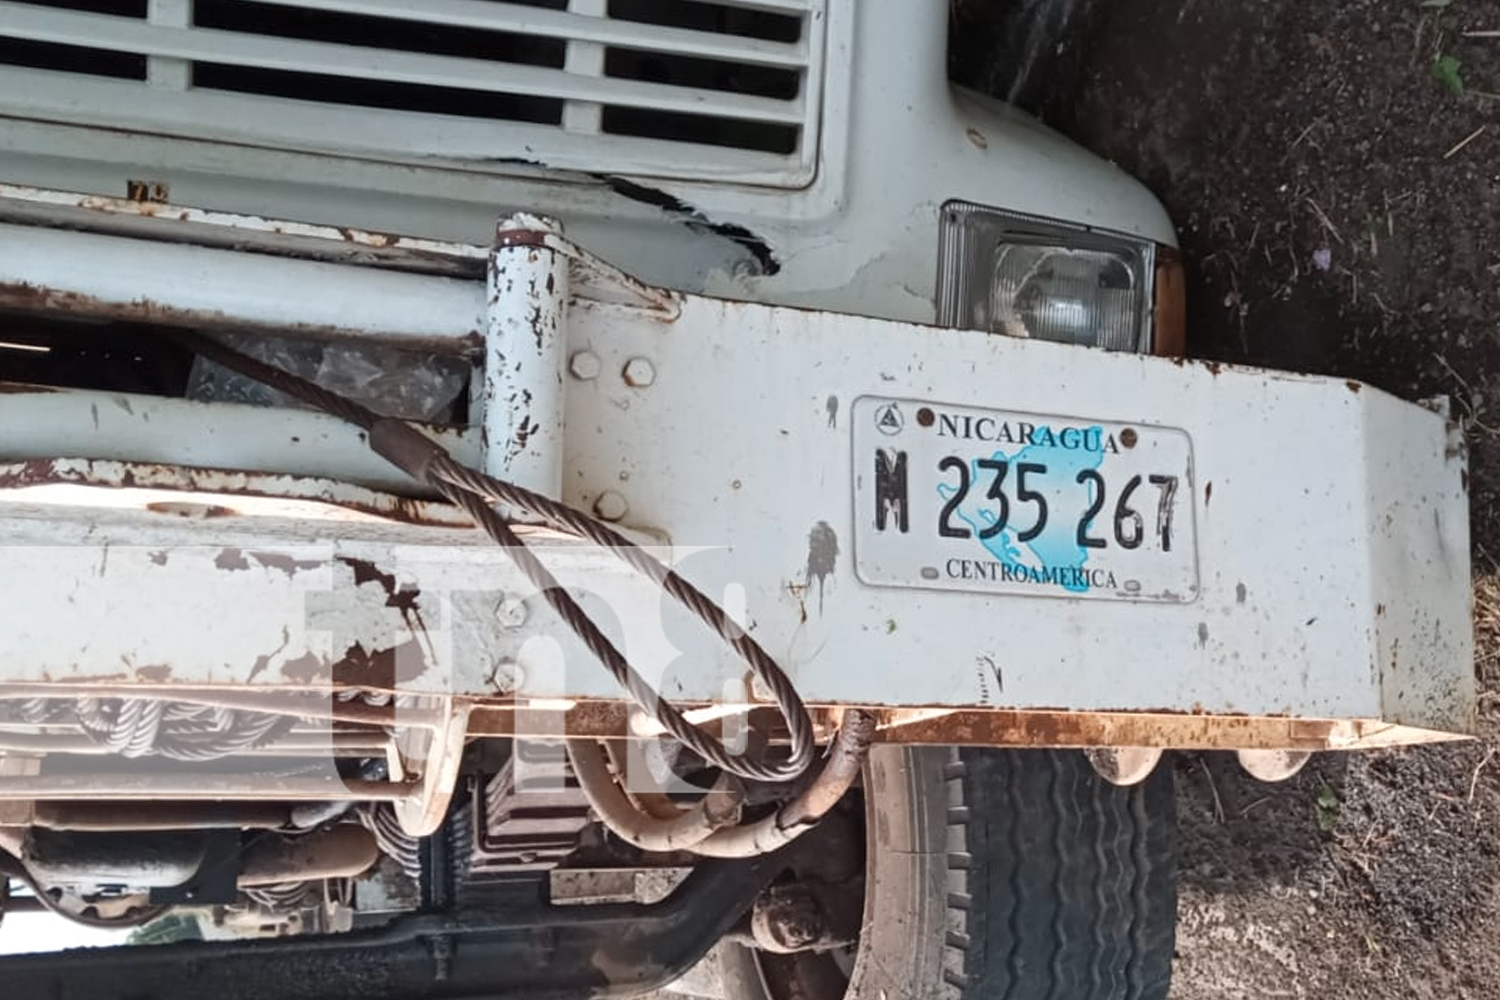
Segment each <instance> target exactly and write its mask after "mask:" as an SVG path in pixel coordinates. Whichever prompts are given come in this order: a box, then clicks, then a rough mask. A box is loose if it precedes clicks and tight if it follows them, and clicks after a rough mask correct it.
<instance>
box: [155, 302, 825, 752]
mask: <svg viewBox="0 0 1500 1000" xmlns="http://www.w3.org/2000/svg"><path fill="white" fill-rule="evenodd" d="M163 333H164V334H165V335H166V336H168V337H170V338H171V339H172V340H174V341H176V342H177V343H179V344H181V345H183V346H184V347H187V348H188V349H190V350H193V351H195V352H197V353H198V354H200V355H202V356H203V357H205V358H207V359H209V360H210V361H213V362H215V363H217V364H219V365H222V366H223V367H225V368H229V369H231V370H233V371H237V372H239V373H240V374H241V375H245V376H247V377H249V378H253V379H256V380H257V381H260V382H263V383H265V384H266V385H269V386H271V387H272V388H274V389H277V390H279V391H280V392H283V393H285V394H286V395H288V396H291V397H293V398H296V399H299V400H301V401H302V402H304V403H307V404H309V405H311V406H315V407H317V408H319V409H321V410H323V411H325V412H327V413H329V414H332V415H333V416H337V417H341V418H342V419H344V420H346V421H348V422H349V423H352V424H354V425H355V426H357V427H361V428H363V429H364V430H365V431H367V432H371V431H376V430H377V424H380V425H382V427H381V428H380V429H381V430H384V429H388V428H389V425H391V424H396V423H402V424H404V422H398V421H394V420H391V419H389V418H384V417H382V416H381V415H380V414H378V413H376V412H374V411H373V410H371V409H369V408H368V407H366V406H363V405H361V404H359V403H356V402H354V401H353V400H350V399H346V398H345V397H343V396H340V395H338V394H337V393H334V392H331V391H329V390H328V389H325V388H323V387H322V386H319V385H315V384H314V383H312V382H310V381H308V380H306V379H303V378H299V377H297V376H296V375H293V374H291V373H290V372H286V371H283V370H282V369H280V368H277V367H276V366H274V365H269V364H266V363H265V362H263V361H259V360H257V359H255V358H252V357H250V356H248V355H246V354H243V353H241V352H240V351H237V350H235V349H234V348H232V347H229V346H227V345H225V344H221V343H219V342H217V341H215V340H213V339H211V338H209V337H206V336H203V335H202V334H199V333H195V332H189V331H185V330H171V331H163ZM405 428H406V430H405V431H404V433H406V434H407V435H408V437H407V439H406V441H405V445H406V446H410V445H411V444H412V442H413V440H414V441H415V443H416V445H417V446H418V448H419V450H420V454H419V455H417V456H416V461H418V462H419V464H420V469H417V468H413V467H409V466H408V465H407V464H406V463H405V462H403V461H396V460H395V459H392V461H395V464H397V465H398V466H401V467H402V468H403V469H405V471H407V472H408V473H410V474H412V475H413V476H415V477H416V478H418V479H419V480H420V481H422V482H423V483H424V484H425V485H427V486H431V487H433V488H434V489H436V490H437V491H438V492H439V493H441V494H442V495H443V496H444V497H446V498H447V499H448V500H449V501H451V502H452V503H454V504H455V505H457V506H459V507H461V508H462V509H463V510H465V511H466V512H468V514H469V515H470V516H471V517H473V518H474V521H475V523H476V524H477V525H479V526H480V527H481V528H482V529H483V530H484V531H485V533H486V534H488V535H489V536H490V537H491V538H492V539H494V540H495V541H496V542H497V543H499V545H500V546H501V547H502V548H504V549H505V551H506V553H507V554H508V555H509V556H510V558H511V559H512V560H513V561H514V562H515V564H516V566H517V568H519V569H520V570H521V572H522V573H523V574H524V575H525V576H526V577H527V579H528V580H530V581H531V583H532V585H533V586H535V587H536V588H537V589H538V590H540V591H541V593H542V596H543V598H544V599H545V600H546V601H547V603H548V604H549V605H551V606H552V609H553V610H554V611H556V612H557V614H558V616H559V617H560V618H562V620H563V622H564V623H565V624H567V625H568V627H569V628H571V629H572V630H573V631H574V632H575V633H576V634H577V635H578V637H579V639H580V640H581V641H582V642H583V644H584V645H585V646H586V647H587V648H588V649H589V651H590V652H592V653H593V654H594V656H595V657H597V658H598V659H599V662H600V663H601V664H603V665H604V668H605V669H606V670H608V671H609V673H610V675H611V676H613V677H614V678H615V680H616V681H617V682H618V683H619V684H620V686H621V687H623V688H624V689H625V691H626V692H627V693H628V694H629V695H630V697H631V699H632V700H633V701H635V703H636V704H637V705H639V706H640V707H641V708H642V709H644V710H645V711H646V712H647V713H649V714H650V715H651V716H652V717H654V718H655V719H656V721H658V722H659V723H661V726H662V728H663V729H665V730H666V731H667V732H668V733H670V734H671V735H672V736H673V737H674V738H676V739H677V740H679V741H680V742H681V743H682V744H683V745H684V746H686V747H688V748H689V749H691V750H692V751H693V752H694V753H696V754H698V756H700V757H702V758H703V759H704V760H706V761H708V762H710V763H712V764H714V765H715V766H717V767H719V768H721V769H723V770H725V771H728V772H729V773H731V774H735V775H738V776H739V777H742V778H749V779H752V780H757V781H789V780H791V779H792V778H795V777H797V776H798V775H800V774H801V773H802V772H804V771H806V770H807V768H808V766H809V765H810V764H811V763H812V760H813V752H814V750H815V748H816V745H817V740H816V736H815V734H814V732H813V725H812V717H811V715H809V713H808V711H807V706H806V705H804V704H803V702H802V698H801V697H800V696H799V695H798V694H797V690H796V688H795V687H794V686H793V685H792V681H791V679H790V678H789V677H787V675H786V674H785V673H784V672H782V670H781V668H780V667H779V666H777V664H776V661H775V660H773V659H772V658H771V656H770V654H768V653H767V652H766V651H765V650H764V649H762V648H761V645H760V643H758V642H756V641H755V640H754V639H752V638H751V637H750V635H749V634H748V633H747V632H745V630H744V629H742V628H741V627H740V626H739V624H738V623H736V622H735V621H734V620H733V619H732V618H730V617H729V615H728V614H727V613H726V612H725V611H724V609H723V608H721V607H719V605H718V604H716V603H715V602H714V601H713V600H712V599H710V598H709V597H708V596H707V595H706V594H704V593H703V592H702V591H701V590H699V589H698V588H697V587H694V586H693V585H692V584H690V583H688V582H687V581H686V580H685V579H683V578H682V577H681V576H679V575H678V574H677V572H676V571H674V570H672V569H670V568H668V567H667V566H666V565H664V564H663V563H662V562H661V561H659V560H658V559H656V558H655V557H654V556H652V555H651V554H650V553H649V552H647V551H646V550H645V549H642V548H641V547H640V546H638V545H636V544H635V543H634V542H632V541H630V540H629V539H628V538H626V537H625V536H624V535H621V534H620V533H619V532H617V531H615V530H614V529H613V528H610V527H609V526H608V525H606V524H604V523H603V522H601V521H599V520H597V519H595V518H593V517H590V516H589V515H587V514H584V513H582V512H581V511H577V510H574V509H573V508H571V507H568V506H566V505H565V504H562V503H559V502H558V501H556V500H553V499H551V498H549V497H545V496H542V495H541V494H539V493H534V492H532V491H531V490H528V489H526V488H524V487H521V486H517V485H516V484H514V483H508V482H505V481H504V480H501V479H496V478H495V477H493V476H487V475H485V474H483V473H481V472H476V471H474V470H473V469H469V468H467V467H465V466H463V465H460V464H459V463H458V462H456V461H455V460H454V459H453V456H452V455H450V454H448V452H447V451H446V450H445V449H443V448H442V447H441V446H439V445H438V444H437V443H436V442H432V441H427V440H423V439H422V437H421V436H420V435H417V432H416V431H415V430H414V429H410V425H405ZM398 429H400V428H398ZM375 436H376V434H373V433H372V434H371V438H372V443H373V438H374V437H375ZM377 450H380V449H378V448H377ZM381 453H382V454H385V455H386V457H388V458H390V457H391V456H390V454H389V453H387V452H384V451H382V452H381ZM492 503H499V504H503V505H505V506H507V507H512V508H516V509H519V510H522V511H525V512H527V513H529V514H532V515H533V516H535V517H537V518H539V519H540V520H542V521H543V522H545V523H546V524H547V525H549V526H551V527H553V528H555V529H557V530H558V531H561V532H563V533H564V534H569V535H573V536H574V537H577V538H581V539H584V540H586V541H589V542H592V543H594V544H595V545H598V546H600V547H602V548H606V549H608V550H609V551H610V552H612V553H613V554H614V555H615V557H616V558H618V559H620V560H621V561H623V562H624V563H625V564H626V565H628V566H630V567H631V568H632V569H634V570H635V571H636V572H638V573H640V574H641V575H642V576H644V577H646V578H647V579H648V580H650V581H652V582H653V583H655V584H656V585H657V586H659V587H660V588H661V589H662V590H664V591H665V592H666V593H668V594H670V595H672V598H673V599H674V600H676V601H677V602H678V603H679V604H681V605H682V606H683V607H684V608H686V609H687V610H688V611H689V612H691V613H692V614H694V615H696V616H697V617H698V618H699V619H701V620H702V621H703V622H704V623H705V624H707V625H708V626H709V627H710V628H711V629H713V630H714V632H715V633H717V634H718V635H719V637H720V638H722V639H723V640H724V641H725V642H726V643H727V644H728V645H729V646H730V648H732V649H733V650H734V651H735V652H736V653H738V654H739V656H740V658H741V659H743V660H744V661H745V662H746V663H747V664H748V665H749V667H750V669H751V671H752V673H753V674H754V675H755V676H756V677H757V678H759V679H760V681H761V682H762V683H763V684H765V686H766V688H767V690H769V691H770V692H771V696H772V698H773V700H774V701H775V703H776V706H777V708H778V709H779V710H780V711H781V714H782V716H783V717H784V718H785V720H786V724H787V731H788V733H789V735H790V737H791V748H790V753H789V755H788V757H787V759H786V760H784V761H780V762H776V763H767V762H760V761H753V760H750V759H749V758H747V757H744V756H740V755H735V754H731V753H729V752H728V751H727V750H725V749H724V746H723V744H721V743H720V742H719V741H718V740H716V739H714V738H713V737H712V736H710V735H709V734H708V733H706V732H704V731H703V730H702V729H700V728H699V727H697V726H696V725H694V724H693V723H692V722H690V721H688V719H687V717H686V716H684V715H683V714H682V711H681V710H680V709H678V708H677V706H675V705H673V704H672V703H671V702H669V701H667V700H665V699H664V698H662V697H661V695H660V694H659V693H657V691H656V690H655V689H654V688H652V687H651V685H650V684H649V683H647V682H646V680H645V679H644V678H642V677H641V676H640V675H639V674H638V673H637V672H636V671H635V669H634V668H633V667H632V666H631V665H630V662H629V661H628V660H627V659H626V658H625V656H624V654H622V653H621V652H620V651H619V649H617V648H616V647H615V645H614V643H613V642H611V641H610V639H609V638H608V637H607V636H606V635H605V634H604V633H603V632H601V631H600V630H599V627H598V626H597V625H596V624H595V623H594V621H593V620H592V619H591V618H589V616H588V613H587V612H585V611H584V610H583V608H581V607H580V606H579V605H578V602H577V601H575V600H574V599H573V598H572V597H571V596H570V595H569V594H568V593H567V591H566V590H564V589H563V587H562V585H561V584H560V583H559V582H558V580H557V578H556V577H555V576H554V575H553V574H552V572H551V571H550V570H549V569H547V567H546V566H545V565H543V563H542V561H541V560H540V559H538V558H537V556H536V554H535V553H533V552H532V551H531V550H530V549H529V548H527V546H526V544H525V543H524V542H522V541H521V539H520V538H519V537H518V536H517V535H516V533H515V532H514V531H513V530H512V529H511V527H510V524H509V523H508V522H507V521H506V519H505V518H504V517H502V516H501V515H500V514H499V513H498V512H497V511H496V510H495V509H494V507H493V506H491V504H492Z"/></svg>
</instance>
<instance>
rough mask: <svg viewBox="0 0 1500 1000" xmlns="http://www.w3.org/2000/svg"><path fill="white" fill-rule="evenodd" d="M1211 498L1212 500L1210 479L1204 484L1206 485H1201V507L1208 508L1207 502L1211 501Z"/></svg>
mask: <svg viewBox="0 0 1500 1000" xmlns="http://www.w3.org/2000/svg"><path fill="white" fill-rule="evenodd" d="M1213 498H1214V481H1213V480H1212V479H1210V480H1209V481H1208V482H1206V483H1204V484H1203V506H1205V507H1207V506H1208V502H1209V501H1210V500H1212V499H1213Z"/></svg>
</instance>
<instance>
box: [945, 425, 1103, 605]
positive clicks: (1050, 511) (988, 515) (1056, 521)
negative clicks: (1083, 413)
mask: <svg viewBox="0 0 1500 1000" xmlns="http://www.w3.org/2000/svg"><path fill="white" fill-rule="evenodd" d="M1083 430H1084V437H1085V440H1087V439H1088V437H1090V436H1092V437H1093V438H1094V440H1099V439H1100V438H1102V436H1103V433H1104V428H1102V427H1100V426H1097V425H1096V426H1094V427H1089V428H1084V429H1083ZM1031 437H1032V440H1036V439H1037V438H1038V437H1041V438H1046V439H1051V440H1056V437H1057V436H1056V435H1055V434H1054V433H1053V432H1052V431H1051V428H1049V427H1047V426H1046V425H1039V426H1038V427H1037V428H1036V430H1035V431H1034V432H1033V433H1032V435H1031ZM989 458H991V459H992V460H994V461H997V462H1006V463H1008V465H1009V468H1008V469H1007V470H1006V472H1005V479H1004V486H1003V488H1004V490H1005V494H1006V496H1007V497H1009V498H1010V516H1011V520H1012V521H1014V520H1015V519H1016V518H1018V517H1019V518H1021V519H1022V520H1021V528H1020V529H1019V530H1018V529H1017V528H1015V527H1014V526H1013V525H1012V524H1007V525H1006V527H1004V528H1002V529H1001V530H1000V533H999V534H997V535H995V536H994V537H993V538H989V539H981V538H980V537H979V532H980V531H981V530H985V529H988V528H989V527H990V526H992V525H993V524H994V523H995V519H996V514H995V503H994V501H991V500H989V499H987V498H986V494H987V493H988V492H989V488H990V481H991V480H992V478H993V476H994V473H993V471H990V470H986V469H981V468H980V467H979V462H980V461H981V459H977V458H976V459H972V460H970V463H969V476H970V481H971V485H970V486H969V493H968V496H967V497H966V498H965V502H964V503H962V504H960V505H959V507H958V508H957V511H956V513H957V514H958V516H959V519H960V520H962V521H963V522H964V523H965V524H967V525H968V526H969V528H970V530H971V531H972V532H973V539H974V540H975V541H977V542H978V543H979V544H980V545H981V546H983V547H984V549H985V550H986V551H988V552H989V554H990V555H992V556H994V557H995V559H996V560H998V561H999V562H1000V564H1001V565H1002V566H1004V567H1006V568H1008V569H1010V570H1013V571H1014V570H1020V571H1022V572H1026V571H1029V570H1031V569H1033V568H1035V569H1043V568H1061V569H1078V570H1081V569H1083V567H1084V565H1085V564H1087V563H1088V558H1089V550H1088V549H1086V548H1084V547H1083V546H1081V545H1079V544H1078V514H1081V513H1082V511H1081V510H1079V511H1077V513H1071V511H1072V508H1073V507H1076V504H1077V501H1078V499H1079V495H1080V491H1081V490H1082V489H1083V488H1082V487H1081V486H1080V484H1079V483H1078V482H1077V477H1078V474H1079V473H1080V472H1083V471H1084V470H1086V469H1098V468H1099V466H1100V465H1102V464H1103V462H1104V452H1103V451H1102V450H1101V451H1085V450H1084V449H1082V448H1063V447H1061V446H1060V445H1053V446H1050V447H1049V446H1047V445H1038V444H1027V445H1025V446H1023V447H1022V448H1020V449H1019V450H1018V451H1016V452H1015V454H1013V455H1012V454H1008V453H1007V452H1005V451H1003V450H996V451H995V452H994V453H993V454H992V455H990V456H989ZM1023 462H1034V463H1036V464H1039V465H1045V466H1046V467H1047V473H1046V475H1045V476H1037V477H1032V478H1028V479H1027V483H1026V485H1027V488H1028V489H1033V490H1036V491H1037V492H1038V493H1041V494H1042V495H1043V496H1044V497H1045V498H1046V501H1047V526H1046V528H1045V529H1043V531H1042V533H1041V534H1040V535H1038V536H1037V537H1036V538H1033V539H1032V540H1031V541H1029V542H1020V541H1018V540H1017V539H1016V535H1017V534H1019V531H1020V530H1028V529H1030V527H1031V526H1032V524H1033V523H1034V516H1035V512H1036V504H1034V503H1031V502H1029V501H1028V502H1026V503H1018V502H1017V501H1016V497H1015V486H1016V466H1018V465H1020V464H1021V463H1023ZM1096 488H1097V487H1089V488H1088V493H1087V495H1086V496H1085V497H1084V498H1083V502H1084V503H1086V504H1087V503H1092V502H1093V500H1094V499H1095V497H1094V496H1093V490H1094V489H1096ZM937 492H938V496H939V497H940V498H942V500H943V501H944V502H945V503H946V502H947V501H948V500H950V499H952V497H953V494H954V493H956V492H958V487H956V486H954V485H952V484H950V483H938V486H937ZM1064 498H1066V499H1067V501H1068V505H1067V508H1066V509H1064V505H1063V502H1062V501H1063V499H1064ZM1064 575H1065V577H1071V579H1064V580H1061V581H1059V583H1058V584H1057V585H1058V586H1061V587H1062V588H1063V589H1065V590H1068V591H1071V592H1073V593H1084V592H1086V591H1087V590H1088V589H1089V584H1088V579H1087V574H1084V573H1077V574H1064Z"/></svg>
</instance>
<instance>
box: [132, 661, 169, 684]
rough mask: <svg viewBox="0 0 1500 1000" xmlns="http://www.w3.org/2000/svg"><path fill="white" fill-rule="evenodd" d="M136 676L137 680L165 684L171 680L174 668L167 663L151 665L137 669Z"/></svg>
mask: <svg viewBox="0 0 1500 1000" xmlns="http://www.w3.org/2000/svg"><path fill="white" fill-rule="evenodd" d="M135 676H136V679H137V680H142V681H150V682H151V683H153V684H163V683H165V682H167V681H169V680H171V678H172V668H171V667H170V666H168V665H167V664H165V663H149V664H147V665H145V666H143V667H136V668H135Z"/></svg>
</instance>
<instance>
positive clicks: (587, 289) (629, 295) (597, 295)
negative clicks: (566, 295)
mask: <svg viewBox="0 0 1500 1000" xmlns="http://www.w3.org/2000/svg"><path fill="white" fill-rule="evenodd" d="M495 247H496V249H509V248H513V247H531V248H534V249H541V250H551V251H552V252H554V253H560V254H562V255H563V256H565V257H567V258H568V259H569V260H570V261H571V262H572V274H571V275H570V281H571V289H572V292H573V297H574V298H575V299H584V300H592V301H598V302H606V303H611V304H627V305H633V306H635V307H637V308H639V309H643V310H645V311H646V312H649V313H652V314H654V315H655V317H656V318H657V319H660V320H662V321H663V322H667V323H670V322H672V321H673V320H675V319H677V317H678V315H679V314H680V313H681V311H682V296H681V294H679V293H677V292H674V291H671V290H670V289H666V288H658V287H656V286H655V285H648V284H646V283H645V282H644V281H642V280H641V279H639V278H637V277H635V276H634V275H631V274H627V273H626V272H625V271H622V270H620V269H619V268H617V267H615V266H614V265H613V264H609V263H606V262H605V261H602V260H600V259H599V258H598V257H596V256H594V255H593V254H591V253H589V252H588V251H586V250H584V249H583V248H582V247H580V246H579V245H578V244H576V243H574V242H572V241H571V240H568V239H567V238H565V237H563V236H560V235H558V234H557V233H553V232H549V231H547V230H545V229H525V228H519V229H508V228H503V227H502V228H500V229H498V230H496V233H495ZM610 293H613V294H610Z"/></svg>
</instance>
